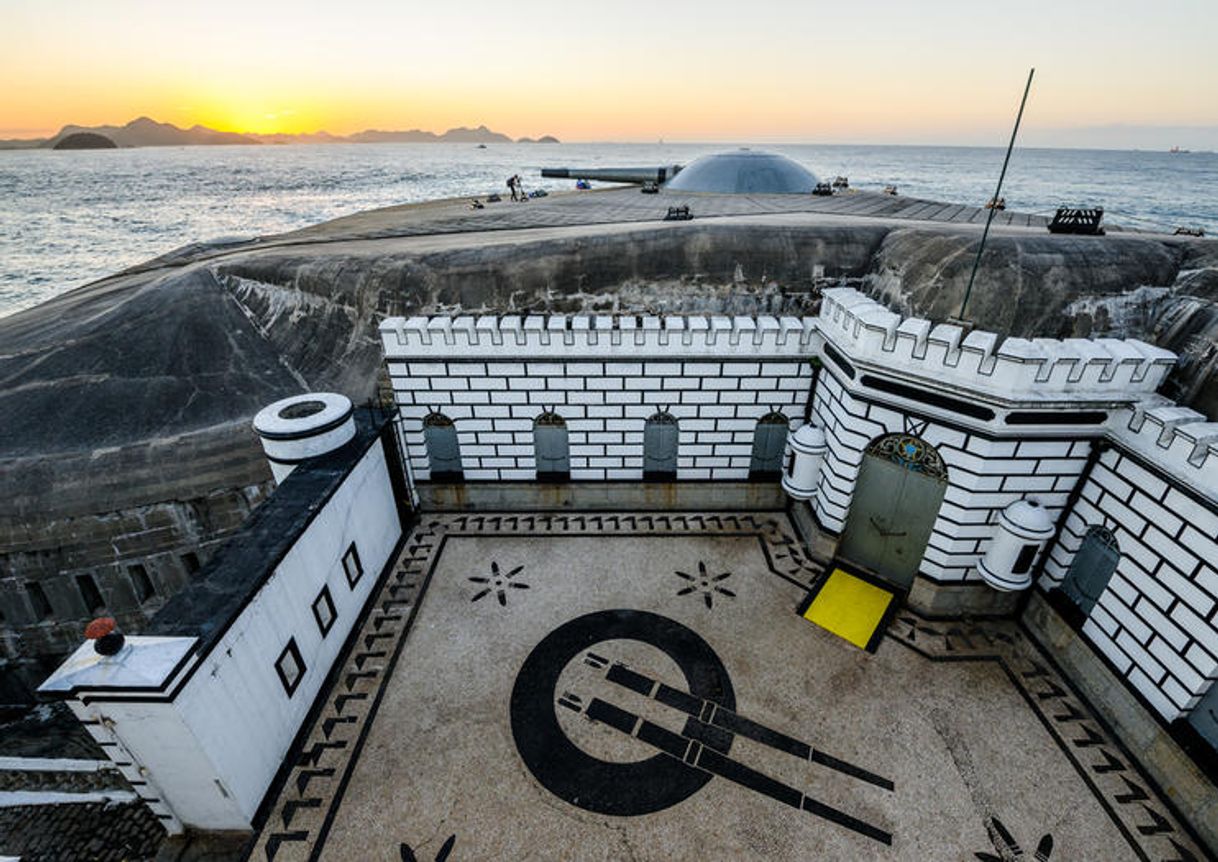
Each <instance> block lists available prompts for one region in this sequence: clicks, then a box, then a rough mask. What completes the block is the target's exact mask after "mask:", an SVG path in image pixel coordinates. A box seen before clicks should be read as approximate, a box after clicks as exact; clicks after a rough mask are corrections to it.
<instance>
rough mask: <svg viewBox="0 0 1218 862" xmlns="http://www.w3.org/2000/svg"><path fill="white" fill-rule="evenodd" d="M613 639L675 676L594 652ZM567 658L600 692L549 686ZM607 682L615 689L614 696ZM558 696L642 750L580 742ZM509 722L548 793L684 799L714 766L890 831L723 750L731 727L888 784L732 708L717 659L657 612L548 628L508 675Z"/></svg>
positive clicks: (630, 809)
mask: <svg viewBox="0 0 1218 862" xmlns="http://www.w3.org/2000/svg"><path fill="white" fill-rule="evenodd" d="M623 641H637V642H641V643H642V644H646V645H649V646H651V647H654V648H655V649H657V650H659V651H660V652H661V653H663V654H664V655H665V656H666V657H667V658H668V659H669V660H671V662H672V663H673V664H675V665H676V667H677V668H679V670H680V672H681V674H682V675H683V676H684V678H685V685H684V687H683V688H677V687H674V686H670V685H668V684H667V683H664V682H662V681H660V680H658V679H655V678H653V677H652V676H649V675H648V674H645V673H640V672H639V671H637V670H635V669H632V668H631V667H628V666H627V665H626V664H625V663H623V662H621V661H615V660H613V659H612V658H611V657H609V656H606V655H602V653H610V655H612V653H613V652H614V650H615V649H616V647H617V646H618V645H620V644H621V642H623ZM607 642H608V643H607ZM602 645H604V646H602ZM577 658H581V659H582V664H583V665H584V668H585V669H588V668H590V669H591V670H592V672H594V673H595V676H596V679H597V681H598V683H599V685H598V690H600V691H604V692H605V693H606V697H604V698H602V697H598V696H593V695H588V694H587V693H584V694H581V693H579V692H576V691H568V690H565V689H564V690H563V692H562V693H561V694H558V695H557V696H556V694H557V692H558V690H559V688H560V678H562V677H563V674H564V670H565V669H566V668H567V667H568V665H569V664H571V663H572V662H573V660H575V659H577ZM615 692H616V693H620V694H622V695H623V697H622V698H620V699H618V698H615V697H614V693H615ZM627 692H631V693H632V694H626V693H627ZM639 698H642V699H643V700H642V701H640V700H639ZM613 700H620V701H631V700H632V701H633V702H635V703H642V704H644V705H645V706H646V709H638V711H631V710H630V709H626V708H624V707H623V706H621V705H620V703H614V702H613ZM558 707H562V708H563V709H566V710H569V711H571V712H572V713H575V714H578V715H580V716H582V717H583V718H585V719H587V720H589V721H591V722H593V723H596V724H599V725H603V726H604V727H606V728H609V729H611V730H612V731H615V732H616V733H617V734H620V735H621V737H622V738H623V739H625V738H629V739H631V740H634V741H636V742H637V743H641V744H642V746H643V748H644V750H646V751H647V752H649V756H647V757H645V758H644V759H642V760H637V759H636V760H625V761H623V760H616V759H615V760H610V759H603V758H601V757H595V756H593V755H592V754H589V753H588V752H587V751H586V750H585V749H584V748H582V747H581V746H580V745H577V744H576V743H575V742H574V741H572V739H571V737H570V735H569V734H568V732H567V730H564V728H563V723H562V722H561V721H560V718H559V713H558V709H557V708H558ZM657 709H659V710H668V711H671V712H672V714H673V716H674V717H675V718H677V719H678V721H679V723H682V725H683V726H682V729H681V731H680V732H679V733H678V732H674V731H672V730H670V729H668V728H666V727H662V726H661V725H660V724H659V723H657V722H656V721H653V720H651V718H649V717H647V715H643V714H640V713H641V712H647V713H648V714H651V711H652V710H657ZM511 722H512V735H513V737H514V739H515V742H516V748H517V750H518V751H519V753H520V756H521V758H522V759H523V761H524V764H525V766H526V767H527V768H528V770H529V771H530V772H531V773H532V774H533V776H534V778H536V779H537V781H539V782H540V783H541V784H542V786H543V787H545V788H546V789H547V790H549V791H550V792H551V793H553V794H554V795H555V796H557V797H559V798H560V799H563V800H565V801H567V802H569V803H570V804H572V805H575V806H578V807H579V808H582V809H584V810H586V811H592V812H596V813H600V814H611V815H617V816H634V815H642V814H651V813H653V812H656V811H662V810H664V809H665V808H669V807H670V806H673V805H676V804H677V803H679V802H682V801H684V800H685V799H688V798H689V797H690V796H692V795H693V794H695V793H697V792H698V791H699V790H700V789H701V788H703V787H704V786H706V784H707V783H708V782H710V781H711V780H712V779H713V778H715V777H719V778H723V779H726V780H727V781H730V782H732V783H733V784H736V785H738V786H739V787H741V788H744V789H747V790H751V791H754V792H756V793H759V794H761V795H763V796H766V797H769V798H770V799H773V800H776V801H778V802H781V803H784V804H786V805H789V806H790V807H792V808H795V809H797V810H801V811H804V812H807V813H808V814H811V815H814V816H816V817H821V818H824V819H826V820H829V821H831V822H833V823H836V824H838V825H839V826H843V827H845V828H847V829H851V830H853V831H855V832H857V833H859V834H861V835H865V836H867V837H869V838H872V839H874V840H876V841H879V842H881V843H883V844H891V843H892V835H891V833H889V832H887V831H885V830H883V829H880V828H879V827H877V826H874V825H872V824H870V823H867V822H865V821H863V820H860V819H859V818H856V817H853V816H851V815H850V814H847V813H845V812H843V811H839V810H838V809H836V808H833V807H832V806H829V805H827V804H825V803H823V802H821V801H819V800H817V799H814V798H813V797H811V796H810V795H808V794H806V793H804V792H802V791H801V790H799V789H798V788H795V787H791V786H789V785H787V784H784V783H783V782H780V781H778V780H776V779H774V778H771V777H769V776H767V775H765V774H763V773H761V772H759V771H757V770H755V769H753V768H751V767H750V766H748V765H746V764H745V763H743V762H741V761H740V760H738V759H735V758H733V757H732V756H731V749H732V743H733V741H734V740H735V738H736V737H738V736H741V737H745V738H747V739H749V740H752V741H753V742H756V743H760V744H762V745H765V746H769V747H770V748H773V749H775V750H777V751H780V752H783V753H785V754H788V755H790V756H792V757H795V758H798V759H800V760H806V761H809V762H811V763H814V764H817V765H819V766H822V767H826V768H828V769H831V770H834V771H836V772H839V773H841V774H843V775H846V776H849V777H850V778H853V779H856V780H859V781H863V782H867V783H869V784H872V785H874V786H877V787H880V788H883V789H885V790H889V791H891V790H893V783H892V782H891V781H890V780H888V779H886V778H883V777H881V776H879V775H876V774H875V773H872V772H869V771H868V770H866V769H862V768H860V767H858V766H855V765H853V764H850V763H847V762H846V761H844V760H839V759H838V758H835V757H833V756H832V755H829V754H826V753H825V752H823V751H820V750H819V749H816V748H814V747H813V746H811V745H809V744H808V743H806V742H802V741H800V740H798V739H795V738H793V737H791V736H788V735H787V734H785V733H782V732H780V731H777V730H774V729H772V728H769V727H766V726H765V725H763V724H760V723H759V722H756V721H754V720H752V719H750V718H748V717H746V716H743V715H741V714H740V713H739V712H737V711H736V695H735V691H734V689H733V688H732V682H731V679H730V678H729V677H728V673H727V669H726V668H725V667H724V666H723V662H722V661H720V659H719V657H718V656H717V655H716V654H715V652H714V650H713V649H711V647H710V645H709V644H708V643H707V642H706V641H705V640H703V639H702V638H701V637H700V636H699V635H698V634H697V633H696V632H694V631H693V630H691V629H689V628H688V627H686V626H684V625H682V624H681V623H678V622H676V621H675V620H671V619H668V618H667V617H663V616H660V615H658V614H653V613H649V612H646V611H635V610H612V611H599V612H597V613H591V614H587V615H585V616H581V617H577V618H576V619H574V620H571V621H570V622H567V623H564V624H563V625H561V626H559V627H558V628H557V629H555V630H554V631H552V632H551V633H550V634H548V635H547V636H546V637H545V638H543V639H542V640H541V642H540V643H538V644H537V646H536V647H534V649H533V651H532V653H530V654H529V656H528V658H527V659H525V662H524V664H523V666H522V667H521V669H520V673H519V674H518V675H517V677H516V683H515V686H514V687H513V689H512V697H511ZM668 723H670V724H671V722H668Z"/></svg>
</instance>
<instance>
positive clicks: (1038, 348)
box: [819, 288, 1176, 406]
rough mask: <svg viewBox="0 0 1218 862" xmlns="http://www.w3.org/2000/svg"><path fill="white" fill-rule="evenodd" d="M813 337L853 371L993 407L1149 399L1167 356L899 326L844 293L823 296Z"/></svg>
mask: <svg viewBox="0 0 1218 862" xmlns="http://www.w3.org/2000/svg"><path fill="white" fill-rule="evenodd" d="M819 323H820V331H821V333H822V334H823V335H824V336H825V338H826V339H828V340H830V341H832V342H833V344H834V345H836V346H837V347H838V348H839V349H841V350H842V351H844V352H845V353H847V354H848V355H849V356H850V357H851V358H852V359H853V360H854V361H855V362H857V363H858V364H860V365H861V366H873V367H876V368H879V369H883V370H887V371H895V372H897V373H899V374H900V375H901V376H902V377H904V378H906V379H908V380H910V381H911V382H912V381H918V382H920V383H923V384H925V385H928V386H931V387H933V388H936V389H947V390H951V389H958V390H961V391H967V392H975V393H979V394H983V395H984V397H986V398H987V399H989V400H992V401H995V402H997V403H1001V402H1014V403H1020V404H1024V405H1028V406H1034V405H1037V404H1040V403H1045V402H1048V403H1057V402H1062V401H1064V402H1069V403H1073V402H1079V401H1103V400H1104V399H1105V398H1106V397H1108V398H1112V399H1113V400H1116V401H1118V402H1126V401H1128V400H1130V398H1131V397H1135V398H1136V396H1135V395H1134V393H1152V392H1154V391H1155V390H1156V389H1157V388H1158V387H1159V384H1161V383H1162V382H1163V378H1164V377H1166V376H1167V373H1168V372H1169V371H1171V369H1172V366H1174V365H1175V363H1176V356H1175V354H1174V353H1172V352H1171V351H1168V350H1163V349H1162V348H1159V347H1155V346H1154V345H1151V344H1147V343H1145V342H1142V341H1137V340H1134V339H1117V338H1096V339H1085V338H1067V339H1064V340H1060V341H1059V340H1055V339H1050V338H1036V339H1031V340H1029V339H1026V338H1006V339H1000V338H999V336H998V335H996V334H995V333H993V332H985V331H982V330H974V331H972V332H969V333H967V334H965V331H964V329H963V328H961V327H959V326H955V325H952V324H949V323H940V324H932V323H931V322H930V321H929V320H923V319H920V318H912V317H911V318H905V319H902V318H901V316H900V315H898V314H895V313H894V312H892V311H889V310H888V309H887V308H886V307H885V306H883V305H881V304H880V303H878V302H876V301H875V300H873V299H870V298H869V297H867V296H864V295H863V294H861V293H859V292H858V291H857V290H854V289H852V288H831V289H829V290H826V291H825V292H824V302H823V303H822V305H821V316H820V321H819Z"/></svg>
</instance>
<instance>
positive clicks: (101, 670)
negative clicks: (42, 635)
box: [41, 428, 402, 831]
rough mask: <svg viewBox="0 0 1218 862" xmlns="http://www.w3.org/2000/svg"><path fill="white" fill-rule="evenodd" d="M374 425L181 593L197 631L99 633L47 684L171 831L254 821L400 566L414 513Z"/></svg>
mask: <svg viewBox="0 0 1218 862" xmlns="http://www.w3.org/2000/svg"><path fill="white" fill-rule="evenodd" d="M360 435H361V436H359V437H357V439H356V441H355V443H352V444H351V446H362V447H363V449H362V450H358V451H351V450H350V447H348V449H347V450H341V451H340V452H338V453H334V454H332V455H330V456H327V457H328V458H330V459H333V460H331V461H327V462H326V464H325V465H324V466H323V467H320V468H316V467H315V468H312V470H311V469H310V467H309V466H308V463H306V464H305V465H304V466H302V467H301V468H298V469H297V471H295V472H293V474H292V476H291V477H290V478H288V479H287V481H286V482H285V483H284V484H283V485H281V486H280V488H279V489H278V490H277V491H276V493H275V495H273V496H272V497H271V499H270V500H269V501H268V502H267V503H264V504H263V508H261V509H260V510H259V511H258V512H256V513H255V515H254V517H253V519H251V522H250V523H249V524H247V526H246V527H245V528H243V531H242V532H240V533H238V534H237V535H236V536H235V537H234V538H233V539H232V540H231V541H230V543H229V544H228V545H227V546H226V547H225V548H224V549H222V550H221V551H220V552H219V555H218V556H217V559H216V560H214V561H213V563H212V564H210V565H209V568H207V569H205V570H204V573H203V574H204V576H205V579H204V581H202V582H200V583H199V584H197V585H196V586H197V587H198V588H199V590H198V592H197V595H194V596H193V597H191V596H190V591H189V590H187V591H186V592H185V593H183V594H182V595H181V596H178V597H175V601H176V602H178V604H177V606H176V608H174V609H175V610H176V611H178V614H177V616H175V617H174V619H172V620H171V621H170V624H171V627H172V628H175V629H185V630H193V631H194V633H193V634H189V633H184V634H183V635H182V636H179V637H130V638H128V639H127V642H126V644H125V646H124V647H123V649H122V651H120V652H119V653H118V654H117V655H114V656H110V657H102V656H98V655H97V654H96V653H95V652H94V648H93V646H92V644H90V643H86V644H84V645H82V646H81V647H80V649H78V650H77V652H76V653H75V654H74V655H73V656H72V657H71V658H70V659H69V660H68V661H67V662H65V664H64V665H63V666H61V667H60V669H59V670H58V671H57V672H56V673H55V674H54V675H53V676H52V677H51V678H50V679H48V680H47V681H46V682H45V683H44V684H43V686H42V688H41V691H42V692H43V693H44V694H47V695H58V696H60V697H63V698H65V699H67V700H68V703H69V705H70V707H71V708H72V710H73V711H74V712H75V714H76V715H77V717H78V718H80V719H81V721H82V722H84V723H85V725H86V727H87V729H88V730H89V731H90V733H91V734H92V735H93V736H94V737H95V738H96V739H97V740H98V742H100V743H101V744H102V745H103V746H104V747H105V750H106V751H107V753H108V754H110V756H111V758H112V760H114V761H115V763H116V765H118V766H119V768H120V770H121V771H122V772H123V774H124V775H125V776H126V777H127V778H128V779H129V780H130V781H132V783H133V784H135V785H136V787H137V790H138V791H139V795H140V796H141V798H143V799H145V800H146V801H149V804H150V806H151V807H152V809H153V811H154V812H155V813H157V814H158V816H160V817H161V818H162V820H163V821H164V822H165V823H166V824H167V826H168V827H169V828H170V830H171V831H178V829H180V828H181V827H183V826H184V827H185V828H187V829H199V830H205V831H230V830H247V829H249V828H250V827H251V824H252V820H253V817H254V815H255V812H256V811H257V809H258V807H259V805H260V804H261V802H262V800H263V797H264V796H265V794H266V792H267V789H268V788H269V786H270V784H271V782H272V781H273V779H274V777H275V775H276V773H277V771H278V770H279V768H280V766H281V765H282V763H283V760H284V757H285V755H286V754H287V752H288V749H289V747H290V746H291V744H292V742H293V740H294V739H295V738H296V735H297V733H298V731H299V729H300V728H301V726H302V723H303V722H304V719H305V717H306V715H307V714H308V712H309V710H310V708H311V707H312V705H313V703H314V700H315V699H316V697H317V695H318V693H319V691H320V690H321V686H322V683H323V682H324V681H325V679H326V677H327V675H328V674H329V671H330V668H331V667H332V665H333V663H334V661H335V659H336V657H337V656H338V654H339V652H340V651H341V649H342V647H343V644H344V642H345V641H346V639H347V637H348V635H349V634H350V632H351V631H352V629H353V627H354V625H355V623H356V621H357V620H358V619H359V617H360V615H361V614H362V612H363V609H364V607H365V605H366V604H367V601H368V597H369V596H370V595H371V594H372V591H373V589H374V586H375V584H376V582H377V580H378V577H379V576H380V574H381V572H382V571H384V570H385V568H386V566H387V565H388V564H389V563H390V562H391V557H392V554H393V553H394V550H395V548H396V547H397V545H398V543H399V540H400V539H401V536H402V523H401V519H400V515H399V508H398V501H397V500H396V497H395V493H394V489H393V483H392V481H391V478H390V468H389V465H388V463H387V452H386V447H385V440H386V437H385V436H384V435H381V434H380V433H379V432H377V431H374V430H369V429H367V428H364V429H362V430H361V432H360ZM344 452H345V453H346V454H344ZM319 494H320V495H321V497H322V498H321V499H319V498H318V495H319ZM259 519H261V520H259ZM226 554H227V555H228V556H226ZM267 554H270V555H271V556H272V557H273V558H270V559H264V557H266V555H267ZM264 564H265V566H266V568H263V569H260V568H259V566H261V565H264ZM209 582H210V586H209ZM183 596H184V597H185V598H183ZM192 601H193V602H195V605H194V606H193V607H191V606H190V605H191V602H192ZM173 607H174V606H172V605H169V606H167V610H168V609H170V608H173ZM160 619H161V618H160V617H159V616H158V618H157V620H154V626H155V625H156V624H157V623H158V622H160Z"/></svg>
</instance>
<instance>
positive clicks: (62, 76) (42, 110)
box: [0, 0, 1218, 146]
mask: <svg viewBox="0 0 1218 862" xmlns="http://www.w3.org/2000/svg"><path fill="white" fill-rule="evenodd" d="M1216 34H1218V0H1158V2H1155V3H1151V2H1147V0H1102V2H1101V0H1068V2H1067V0H1021V2H1018V3H992V2H984V0H981V2H979V0H923V2H909V0H902V2H878V0H846V2H843V0H834V2H820V0H800V2H773V0H769V2H767V0H760V2H753V3H741V2H739V0H732V2H720V0H698V2H692V0H679V2H667V3H658V2H637V1H636V0H620V2H614V3H598V4H596V5H595V6H593V5H592V4H580V3H575V2H570V0H565V2H559V0H515V2H504V0H449V2H442V3H438V2H426V0H397V2H387V0H342V2H338V0H327V2H314V0H293V2H279V0H208V2H196V0H186V2H176V3H175V2H164V0H155V1H154V0H0V138H4V137H37V136H44V135H48V134H51V133H53V132H55V131H56V130H57V129H58V128H59V127H60V126H62V125H64V124H65V123H77V124H82V125H96V124H104V123H113V124H121V123H125V122H126V121H128V120H130V119H132V118H134V117H137V116H140V115H147V116H150V117H153V118H154V119H157V120H161V121H165V122H172V123H175V124H177V125H180V126H190V125H193V124H195V123H201V124H203V125H207V126H212V127H214V128H218V129H224V130H230V131H257V132H301V131H315V130H318V129H326V130H328V131H331V132H334V133H339V134H344V133H350V132H354V131H359V130H361V129H367V128H381V129H407V128H423V129H432V130H437V131H442V130H444V129H446V128H449V127H451V126H457V125H477V124H480V123H485V124H486V125H488V126H490V127H491V128H493V129H496V130H498V131H503V132H506V133H507V134H510V135H513V136H520V135H540V134H554V135H557V136H559V137H560V138H562V139H564V140H572V141H574V140H585V141H615V140H616V141H652V140H655V139H657V138H661V137H662V138H664V139H666V140H670V141H679V140H689V141H729V140H730V141H800V142H809V143H815V142H863V143H867V142H874V143H924V142H925V143H961V144H971V143H1004V141H1003V138H1004V136H1005V135H1006V134H1007V133H1008V130H1009V126H1010V122H1011V120H1012V118H1013V115H1014V112H1015V108H1016V106H1017V103H1018V98H1019V93H1020V91H1021V88H1022V86H1023V81H1024V78H1025V76H1026V75H1027V69H1028V67H1029V66H1033V65H1034V66H1036V68H1037V80H1036V84H1035V87H1034V89H1033V96H1032V99H1031V102H1030V104H1029V108H1028V113H1027V116H1026V124H1027V130H1028V138H1029V140H1030V142H1032V143H1036V142H1038V141H1039V142H1041V143H1048V144H1053V143H1055V142H1056V143H1069V139H1070V135H1071V134H1072V132H1071V131H1070V130H1073V129H1078V128H1083V127H1096V126H1113V125H1121V126H1172V127H1184V126H1189V127H1193V126H1195V127H1215V126H1218V50H1215V47H1214V39H1215V36H1216ZM1126 131H1128V130H1126ZM1113 134H1114V135H1115V136H1116V137H1114V140H1117V139H1118V138H1119V137H1120V135H1121V134H1123V132H1122V131H1121V130H1119V129H1118V130H1114V131H1113ZM1172 134H1175V133H1172ZM1198 134H1199V135H1202V136H1203V135H1204V134H1206V132H1204V131H1202V132H1198ZM1172 143H1179V144H1181V145H1193V146H1198V145H1199V144H1198V143H1195V142H1190V141H1188V140H1179V141H1177V140H1175V139H1171V140H1166V141H1165V142H1164V145H1168V144H1172ZM1115 145H1120V144H1119V142H1118V143H1117V144H1115Z"/></svg>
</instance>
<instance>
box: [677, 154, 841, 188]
mask: <svg viewBox="0 0 1218 862" xmlns="http://www.w3.org/2000/svg"><path fill="white" fill-rule="evenodd" d="M817 182H818V180H817V179H816V176H815V174H813V173H812V172H811V171H809V170H808V169H807V168H805V167H804V166H803V165H800V164H799V163H797V162H794V161H792V160H791V159H788V158H787V157H786V156H780V155H778V154H777V153H756V152H753V151H752V150H736V151H735V152H731V153H716V154H715V155H713V156H703V157H702V158H700V159H695V160H694V161H693V162H691V163H690V164H689V166H688V167H686V168H685V169H684V170H682V171H681V173H679V174H677V175H676V176H675V177H673V178H672V179H671V180H669V181H668V184H667V185H666V186H665V188H669V189H673V190H674V191H682V192H717V193H719V194H782V195H806V194H808V193H809V192H811V191H812V189H814V188H815V187H816V183H817Z"/></svg>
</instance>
